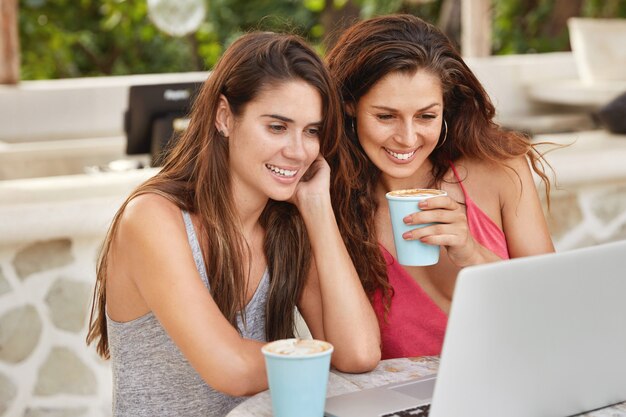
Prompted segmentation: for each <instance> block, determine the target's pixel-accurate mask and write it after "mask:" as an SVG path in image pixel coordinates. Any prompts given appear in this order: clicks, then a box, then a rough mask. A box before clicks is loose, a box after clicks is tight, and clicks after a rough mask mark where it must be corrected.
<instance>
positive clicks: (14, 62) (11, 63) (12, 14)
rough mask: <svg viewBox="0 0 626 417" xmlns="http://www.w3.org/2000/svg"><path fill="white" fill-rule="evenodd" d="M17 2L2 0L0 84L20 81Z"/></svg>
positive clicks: (0, 12) (0, 1)
mask: <svg viewBox="0 0 626 417" xmlns="http://www.w3.org/2000/svg"><path fill="white" fill-rule="evenodd" d="M17 1H18V0H0V84H16V83H17V82H18V81H19V79H20V43H19V35H18V30H17Z"/></svg>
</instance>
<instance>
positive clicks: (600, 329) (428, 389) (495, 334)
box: [326, 241, 626, 417]
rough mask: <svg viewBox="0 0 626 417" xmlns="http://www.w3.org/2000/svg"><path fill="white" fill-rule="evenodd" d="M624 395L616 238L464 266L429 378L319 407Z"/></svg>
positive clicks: (548, 403) (534, 402) (517, 416)
mask: <svg viewBox="0 0 626 417" xmlns="http://www.w3.org/2000/svg"><path fill="white" fill-rule="evenodd" d="M433 390H434V393H433ZM625 400H626V241H620V242H614V243H609V244H604V245H598V246H593V247H588V248H584V249H577V250H572V251H566V252H561V253H556V254H549V255H540V256H533V257H527V258H519V259H513V260H510V261H504V262H498V263H493V264H487V265H480V266H474V267H468V268H465V269H463V270H462V271H461V272H460V274H459V277H458V281H457V285H456V289H455V292H454V301H453V303H452V309H451V312H450V317H449V321H448V328H447V331H446V337H445V341H444V345H443V351H442V354H441V361H440V367H439V372H438V375H437V377H436V378H435V377H426V378H421V379H419V380H415V381H411V382H405V383H396V384H391V385H387V386H383V387H378V388H373V389H368V390H363V391H359V392H356V393H350V394H344V395H339V396H336V397H331V398H328V400H327V401H326V415H327V416H334V417H369V416H376V417H379V416H426V415H428V416H429V417H459V416H462V417H541V416H553V417H558V416H570V415H574V414H578V413H582V412H585V411H590V410H593V409H597V408H601V407H605V406H608V405H611V404H615V403H619V402H621V401H625ZM404 409H413V411H404V412H399V410H404Z"/></svg>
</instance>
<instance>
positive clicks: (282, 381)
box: [261, 339, 333, 417]
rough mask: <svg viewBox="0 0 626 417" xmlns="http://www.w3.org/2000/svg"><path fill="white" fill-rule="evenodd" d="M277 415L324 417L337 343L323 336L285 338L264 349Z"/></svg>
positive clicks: (274, 411)
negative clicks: (331, 363)
mask: <svg viewBox="0 0 626 417" xmlns="http://www.w3.org/2000/svg"><path fill="white" fill-rule="evenodd" d="M261 351H262V352H263V355H264V356H265V366H266V369H267V379H268V382H269V387H270V397H271V399H272V414H273V416H274V417H322V416H323V415H324V405H325V404H326V386H327V384H328V374H329V371H330V357H331V354H332V352H333V346H332V345H331V344H330V343H328V342H324V341H321V340H311V339H282V340H277V341H274V342H271V343H268V344H266V345H265V346H263V348H262V349H261Z"/></svg>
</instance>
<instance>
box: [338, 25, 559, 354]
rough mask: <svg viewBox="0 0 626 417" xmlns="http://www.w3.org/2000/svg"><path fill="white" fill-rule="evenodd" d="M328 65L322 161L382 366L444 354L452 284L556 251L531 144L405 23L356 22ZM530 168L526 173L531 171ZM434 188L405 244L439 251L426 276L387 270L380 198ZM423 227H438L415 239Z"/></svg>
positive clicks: (386, 225) (434, 40)
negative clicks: (327, 149)
mask: <svg viewBox="0 0 626 417" xmlns="http://www.w3.org/2000/svg"><path fill="white" fill-rule="evenodd" d="M326 59H327V63H328V65H329V69H330V72H331V74H332V75H333V76H334V78H335V81H336V82H337V83H338V85H339V88H340V92H341V96H342V99H343V101H344V110H345V115H346V118H345V129H344V130H345V135H344V137H343V140H342V141H341V144H340V149H339V151H338V152H337V153H336V154H335V155H334V156H333V157H332V158H331V159H329V164H330V165H331V169H332V172H333V180H332V184H331V196H332V199H333V205H334V207H335V213H336V216H337V221H338V222H339V229H340V230H341V233H342V236H343V238H344V241H345V242H346V246H347V248H348V251H349V252H350V255H351V257H352V260H353V261H354V264H355V266H356V267H357V270H358V272H359V276H360V278H361V281H362V284H363V286H364V289H365V290H366V292H367V293H368V295H369V296H370V298H371V301H372V302H373V305H374V308H375V310H376V313H377V315H378V318H379V325H380V328H381V338H382V356H383V358H391V357H402V356H419V355H436V354H439V353H440V351H441V347H442V343H443V337H444V333H445V327H446V323H447V313H448V311H449V308H450V303H451V299H452V293H453V289H454V285H455V281H456V277H457V274H458V272H459V270H460V269H461V268H464V267H466V266H469V265H476V264H482V263H486V262H494V261H498V260H501V259H507V258H510V257H511V258H512V257H521V256H528V255H534V254H539V253H545V252H552V251H554V247H553V244H552V241H551V238H550V235H549V232H548V229H547V226H546V221H545V219H544V216H543V212H542V209H541V204H540V200H539V197H538V195H537V191H536V187H535V184H534V180H533V176H532V174H531V168H532V170H533V171H534V172H536V173H537V174H538V175H539V177H541V178H542V179H543V180H544V181H545V182H546V185H547V186H548V187H547V190H549V181H548V178H547V177H546V175H545V173H544V172H543V165H542V162H543V160H542V158H541V156H540V155H539V154H538V153H537V152H536V151H535V149H534V147H533V145H532V144H531V143H530V141H529V139H528V138H527V137H525V136H523V135H521V134H518V133H515V132H509V131H505V130H503V129H502V128H500V127H499V126H498V125H497V124H496V123H494V121H493V118H494V115H495V109H494V106H493V105H492V103H491V101H490V100H489V97H488V95H487V93H486V92H485V90H484V89H483V87H482V86H481V84H480V82H479V81H478V79H477V78H476V77H475V76H474V74H473V73H472V71H471V70H470V69H469V68H468V66H467V65H466V64H465V62H464V61H463V59H462V58H461V56H460V55H459V53H458V52H457V51H456V50H455V48H454V47H453V45H452V44H451V43H450V41H449V40H448V39H447V37H446V36H445V35H444V34H443V33H442V32H441V31H439V30H438V29H437V28H435V27H434V26H432V25H430V24H428V23H426V22H424V21H423V20H421V19H419V18H417V17H415V16H410V15H392V16H381V17H377V18H373V19H370V20H366V21H362V22H359V23H356V24H355V25H353V26H352V27H350V28H348V29H347V30H346V31H345V32H344V33H343V34H342V35H341V37H340V38H339V39H338V41H337V43H336V46H335V47H334V48H333V49H332V50H331V51H329V53H328V55H327V57H326ZM529 165H530V166H529ZM414 188H438V189H442V190H444V191H446V192H447V196H443V197H436V198H431V199H428V200H426V201H423V202H421V203H420V206H419V207H420V209H421V211H420V212H417V207H416V213H413V214H411V215H409V216H407V217H406V218H404V219H403V220H404V222H405V223H406V224H408V225H414V226H416V227H415V228H413V229H412V230H411V231H410V232H407V233H405V234H404V235H403V238H404V239H409V240H410V239H413V240H420V241H422V242H424V243H427V244H433V245H441V248H442V249H441V256H440V260H439V262H438V263H437V264H435V265H433V266H421V267H419V266H416V267H409V266H406V267H404V266H401V265H399V264H398V262H397V260H396V259H395V255H396V250H395V245H394V242H393V235H392V229H391V221H390V217H389V207H388V204H387V201H386V199H385V193H386V192H388V191H391V190H396V189H414ZM425 223H435V224H433V225H430V226H425V227H421V228H418V227H417V226H419V225H422V224H425Z"/></svg>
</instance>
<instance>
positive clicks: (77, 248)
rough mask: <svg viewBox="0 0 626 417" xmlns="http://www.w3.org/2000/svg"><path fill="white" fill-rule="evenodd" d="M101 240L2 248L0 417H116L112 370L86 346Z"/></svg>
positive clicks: (68, 239) (59, 240)
mask: <svg viewBox="0 0 626 417" xmlns="http://www.w3.org/2000/svg"><path fill="white" fill-rule="evenodd" d="M101 239H102V236H91V237H71V236H68V237H64V238H57V239H50V240H45V241H34V242H27V243H24V244H21V245H17V246H7V245H4V246H1V247H0V416H16V417H17V416H20V417H21V416H24V417H26V416H28V417H35V416H38V417H45V416H46V417H47V416H49V417H62V416H63V417H65V416H67V417H69V416H75V417H78V416H94V417H96V416H98V417H100V416H109V415H110V414H111V411H110V410H111V372H110V368H109V365H108V364H107V363H105V362H103V361H102V360H100V358H98V356H97V355H96V354H95V351H94V350H93V349H88V348H87V347H86V346H85V335H86V330H87V329H86V326H87V317H88V306H89V304H90V300H91V293H92V287H93V283H94V280H95V259H96V256H97V252H98V249H99V246H100V244H101Z"/></svg>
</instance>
